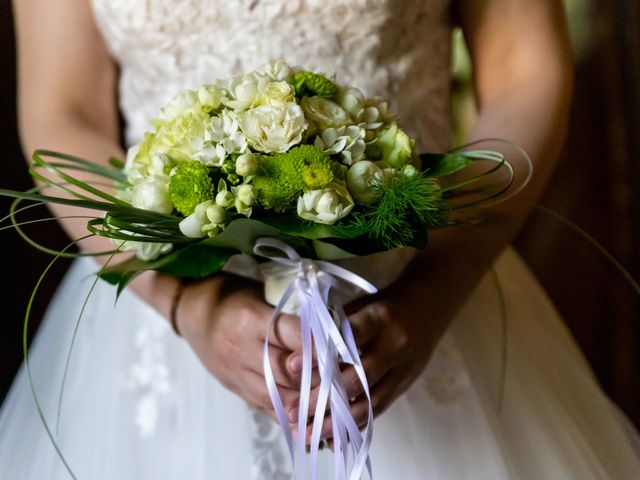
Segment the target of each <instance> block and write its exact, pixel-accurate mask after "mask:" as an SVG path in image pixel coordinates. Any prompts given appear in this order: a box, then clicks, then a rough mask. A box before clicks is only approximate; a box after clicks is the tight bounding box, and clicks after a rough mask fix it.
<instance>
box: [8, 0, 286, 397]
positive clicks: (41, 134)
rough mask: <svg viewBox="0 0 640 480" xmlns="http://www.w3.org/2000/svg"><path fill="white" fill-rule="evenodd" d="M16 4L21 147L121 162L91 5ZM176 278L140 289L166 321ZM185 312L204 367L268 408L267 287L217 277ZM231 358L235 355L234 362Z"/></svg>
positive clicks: (109, 72)
mask: <svg viewBox="0 0 640 480" xmlns="http://www.w3.org/2000/svg"><path fill="white" fill-rule="evenodd" d="M13 7H14V15H15V25H16V32H17V44H18V77H19V78H18V88H19V127H20V134H21V139H22V146H23V150H24V151H25V152H32V151H33V150H35V149H37V148H47V149H51V150H57V151H61V152H65V153H70V154H75V155H78V156H81V157H84V158H88V159H92V160H94V161H103V162H104V163H106V162H107V159H108V158H109V157H111V156H115V157H119V158H123V151H122V149H121V148H120V146H119V144H118V137H119V133H118V109H117V105H116V83H117V75H118V72H117V66H116V65H115V63H114V61H113V60H112V58H111V57H110V55H109V52H108V50H107V48H106V46H105V44H104V41H103V39H102V37H101V35H100V33H99V31H98V30H97V28H96V25H95V22H94V19H93V13H92V11H91V7H90V2H89V1H88V0H56V1H51V0H15V1H14V2H13ZM159 81H161V80H159ZM77 176H78V177H79V178H81V179H83V180H87V181H91V180H95V179H92V178H91V177H90V176H88V175H83V174H81V173H78V174H77ZM51 210H52V211H53V213H54V214H55V215H56V216H57V217H58V218H59V219H60V223H61V224H62V226H63V227H64V229H65V230H66V232H67V233H68V235H69V236H70V237H71V238H80V237H83V236H85V235H86V234H87V229H86V221H83V220H80V221H77V220H71V219H65V218H64V217H66V216H68V215H74V214H75V215H77V214H78V211H77V210H75V209H73V208H72V207H67V206H63V205H52V206H51ZM81 246H82V249H83V250H85V251H91V252H99V251H107V250H112V249H113V248H114V247H113V244H112V243H111V242H110V241H109V240H107V239H104V238H102V237H92V238H91V239H88V240H85V241H84V242H83V243H82V245H81ZM177 284H178V281H177V280H176V279H174V278H173V277H170V276H166V275H160V274H157V273H154V272H147V273H146V274H144V275H141V276H140V277H139V278H138V279H137V280H136V281H135V282H134V285H133V288H134V290H135V291H136V293H137V295H138V296H140V297H141V298H142V299H143V300H145V301H146V302H148V303H150V304H151V305H152V306H153V307H154V308H155V309H156V310H158V311H159V312H160V313H161V314H162V315H163V316H164V317H166V318H168V317H169V316H170V314H171V313H170V311H171V308H172V299H173V296H174V292H175V289H176V287H177ZM178 313H179V321H180V327H181V329H182V333H183V334H184V336H185V338H186V339H187V341H188V342H189V343H190V344H191V346H192V348H193V349H194V351H195V352H196V354H198V356H199V357H200V359H201V360H202V362H203V363H204V364H205V366H206V367H207V368H208V369H209V370H210V371H211V372H212V373H213V374H214V375H215V376H216V377H217V378H218V379H219V380H220V381H221V382H222V383H223V384H225V385H227V386H228V387H229V388H230V389H232V390H234V391H236V393H238V394H240V395H241V396H242V397H243V398H245V400H247V401H248V402H249V403H252V404H254V405H256V406H259V407H261V408H264V409H270V407H271V402H270V401H269V396H268V394H267V391H266V387H265V384H264V380H263V379H262V378H261V377H259V372H261V368H262V367H261V365H262V359H261V341H262V339H263V338H264V333H265V330H266V325H267V323H268V320H269V317H270V313H271V309H270V308H269V307H268V306H267V305H266V304H264V302H263V301H262V297H261V293H260V292H259V291H258V292H257V291H256V289H255V288H254V287H253V286H251V285H247V284H246V283H238V282H236V281H235V280H234V279H232V278H230V277H227V276H223V275H219V276H216V277H214V278H212V279H209V280H207V281H203V282H200V283H198V284H194V285H192V286H190V287H189V288H187V289H186V290H185V291H184V294H183V298H182V301H181V302H180V304H179V309H178ZM280 324H281V326H282V328H281V329H280V331H279V338H280V340H281V342H282V344H280V345H276V346H275V347H274V349H273V351H274V355H276V356H277V358H274V359H273V360H274V364H276V365H277V368H276V377H277V380H278V383H280V384H281V385H284V386H293V385H294V380H292V379H291V377H290V376H289V375H288V374H287V373H286V368H285V366H284V364H283V363H282V362H283V361H284V359H286V357H287V355H286V354H285V353H283V352H285V350H284V347H288V348H291V349H293V348H295V347H296V346H297V345H298V344H297V343H296V342H297V333H296V329H295V325H296V322H295V321H294V319H292V318H285V319H284V322H280ZM278 347H281V348H278ZM279 352H280V353H279ZM240 353H242V355H240ZM251 353H253V355H252V354H251ZM232 357H235V358H236V359H235V360H234V361H230V360H229V359H230V358H232ZM238 357H240V358H241V361H237V359H238ZM278 367H279V368H278Z"/></svg>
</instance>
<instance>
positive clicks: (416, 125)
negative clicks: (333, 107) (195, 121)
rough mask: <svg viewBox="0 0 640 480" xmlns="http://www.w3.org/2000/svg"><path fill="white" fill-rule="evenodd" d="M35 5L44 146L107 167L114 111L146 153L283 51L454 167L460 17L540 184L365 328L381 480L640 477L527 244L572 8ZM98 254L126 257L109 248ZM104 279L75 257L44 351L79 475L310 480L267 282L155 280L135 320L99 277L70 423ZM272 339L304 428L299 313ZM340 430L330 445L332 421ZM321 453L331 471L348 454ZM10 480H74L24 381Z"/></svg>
mask: <svg viewBox="0 0 640 480" xmlns="http://www.w3.org/2000/svg"><path fill="white" fill-rule="evenodd" d="M14 9H15V16H16V21H17V32H18V46H19V67H20V70H19V88H20V98H19V109H20V129H21V133H22V140H23V144H24V147H25V151H26V152H27V153H28V152H31V151H32V150H34V149H35V148H49V149H55V150H59V151H65V152H69V153H73V154H77V155H79V156H83V157H85V158H91V159H94V160H105V161H106V160H107V159H108V158H109V157H110V156H116V157H120V158H123V157H124V155H125V153H124V151H123V150H121V148H120V146H119V144H120V142H119V122H118V118H119V111H118V105H117V100H116V99H119V104H120V108H121V111H122V114H123V116H124V119H125V123H126V138H125V143H126V144H127V145H131V144H134V143H136V142H137V141H138V140H139V139H140V138H141V137H142V135H143V133H144V131H145V129H148V128H149V122H150V119H151V118H152V117H153V116H154V114H155V113H156V112H157V111H158V110H159V108H160V107H161V106H162V105H163V104H164V103H165V102H166V101H167V100H168V99H169V98H170V97H171V96H172V95H174V94H175V93H177V92H178V91H180V90H181V89H184V88H187V87H194V86H197V85H199V84H202V83H207V82H210V81H212V80H214V79H216V78H224V77H228V76H231V75H233V74H237V73H241V72H244V71H249V70H252V69H254V68H256V67H258V66H260V65H261V64H264V63H266V62H267V61H269V60H272V59H277V58H283V59H284V60H286V61H287V62H288V63H289V64H293V65H296V64H297V65H303V66H304V67H305V68H308V69H311V70H317V71H321V72H324V73H326V74H328V75H335V76H336V77H337V78H338V79H339V80H340V82H343V83H347V84H353V85H357V86H359V87H361V88H363V89H364V90H365V91H366V93H368V94H371V95H381V96H384V97H386V98H389V99H393V100H394V102H395V105H394V108H395V110H396V111H398V112H399V115H400V123H401V125H403V126H404V127H405V128H406V129H407V130H408V131H409V132H410V133H411V134H412V135H413V136H414V137H415V138H416V139H417V141H418V147H419V149H421V150H425V151H426V150H427V149H428V150H429V151H437V150H445V149H447V148H448V147H449V141H450V135H449V133H450V132H449V116H448V115H449V99H448V87H449V71H450V69H449V58H450V39H451V35H450V33H451V28H452V25H453V24H454V22H459V23H460V24H461V25H462V27H463V29H464V31H465V34H466V38H467V39H468V42H469V45H470V51H471V55H472V57H473V62H474V69H475V70H474V73H475V79H476V83H475V88H476V93H477V98H478V106H479V117H478V121H477V124H476V126H475V129H474V130H473V132H472V134H471V137H470V139H469V140H470V141H473V140H476V139H482V138H486V137H502V138H506V139H508V140H510V141H512V142H515V143H517V144H519V145H521V146H522V147H524V148H525V150H527V151H528V152H529V154H530V155H531V156H532V157H533V159H534V164H535V165H534V168H535V175H534V178H533V180H532V182H531V183H530V184H529V186H528V187H527V189H526V190H525V191H524V192H523V193H522V194H521V195H519V196H518V197H517V198H515V199H513V200H512V201H510V202H508V205H504V204H503V205H501V206H500V207H495V208H493V209H491V211H487V212H484V215H485V218H484V222H483V223H482V224H480V225H478V226H475V227H471V228H463V227H460V228H456V229H451V230H442V231H439V232H437V233H435V234H434V235H432V239H431V242H430V245H429V247H428V248H427V249H426V251H425V252H422V253H420V254H419V256H418V257H417V258H416V260H415V261H414V262H413V263H412V265H411V266H410V267H409V268H408V269H407V271H406V272H405V274H404V276H403V277H402V279H401V280H400V281H399V282H397V283H396V285H395V286H392V287H390V288H388V289H387V290H385V291H384V292H382V293H381V294H380V295H379V296H377V297H375V298H373V299H371V300H370V301H369V303H368V304H365V305H361V306H360V307H359V309H356V310H355V311H354V312H353V314H352V316H351V321H352V323H353V325H354V329H355V332H356V334H357V341H358V344H359V345H360V347H361V349H362V351H363V363H364V366H365V369H366V372H367V376H368V379H369V382H370V385H371V386H372V387H371V388H372V395H373V404H374V407H375V413H376V416H377V419H376V433H375V437H374V444H373V448H372V460H373V470H374V476H375V478H378V479H391V478H396V477H397V478H403V479H410V480H418V479H438V480H453V479H456V480H458V479H474V480H500V479H518V480H520V479H536V480H537V479H544V480H550V479H553V480H562V479H580V480H595V479H611V480H624V479H634V478H640V449H639V447H640V444H639V443H638V437H637V434H636V433H635V431H634V430H633V428H632V427H631V426H630V423H629V422H628V420H627V419H626V418H624V417H623V415H621V414H620V412H619V411H618V410H617V408H616V407H615V406H614V405H613V404H612V403H611V402H610V401H609V400H608V399H607V398H606V397H605V396H604V394H603V393H602V392H601V390H600V388H599V387H598V385H597V384H596V381H595V380H594V377H593V376H592V374H591V372H590V370H589V368H588V366H587V364H586V362H585V360H584V359H583V357H582V355H581V354H580V352H579V351H578V350H577V348H576V346H575V344H574V342H573V340H572V339H571V337H570V335H569V333H568V332H567V330H566V329H565V327H564V326H563V324H562V322H561V320H560V319H559V317H558V315H557V313H556V312H555V310H554V308H553V306H552V305H551V304H550V302H549V300H548V299H547V297H546V296H545V294H544V293H543V291H542V290H541V288H540V286H539V285H538V284H537V283H536V281H535V279H534V278H533V277H532V275H531V274H530V273H529V271H528V270H527V268H526V267H525V266H524V264H523V263H522V261H521V260H520V259H519V257H518V256H517V255H516V254H515V253H514V251H513V250H512V249H510V248H508V247H507V244H508V243H509V241H510V239H511V238H512V237H513V235H514V234H515V232H516V231H517V230H518V228H519V226H520V224H521V223H522V221H523V219H524V218H525V216H526V214H527V211H528V209H529V208H530V205H532V203H533V202H534V201H535V198H536V197H537V195H538V194H539V193H540V191H541V189H542V188H543V186H544V184H545V181H546V179H547V177H548V176H549V174H550V172H551V171H552V169H553V166H554V163H555V161H556V159H557V157H558V152H559V149H560V147H561V144H562V141H563V137H564V132H565V127H566V119H567V110H568V104H569V97H570V90H571V65H570V63H571V60H570V53H569V45H568V40H567V34H566V26H565V23H564V14H563V11H562V6H561V2H560V1H557V0H476V1H472V0H460V1H458V2H455V3H453V4H450V2H448V1H447V0H367V1H365V0H353V1H347V0H288V1H286V2H285V1H284V0H230V1H225V2H223V1H221V0H154V1H144V2H143V1H141V0H135V1H134V0H129V1H123V0H93V1H91V2H89V1H88V0H58V1H56V2H51V1H48V0H29V1H27V0H16V1H15V2H14ZM517 167H518V166H516V168H517ZM521 167H522V166H521ZM521 170H522V168H521ZM54 213H55V214H56V215H57V216H59V217H61V221H62V223H63V225H64V227H65V228H66V229H67V231H68V232H69V234H70V235H71V236H72V237H73V238H78V237H81V236H83V235H85V226H84V224H83V223H82V222H78V223H74V222H73V221H72V220H70V219H62V217H65V216H68V215H69V214H70V211H69V209H68V208H66V207H61V206H56V207H54ZM82 246H83V248H84V249H86V250H87V251H101V250H105V249H110V248H112V247H111V245H104V244H101V241H100V240H98V239H95V238H93V239H90V240H88V241H85V242H84V243H83V244H82ZM492 263H493V266H492V267H490V265H491V264H492ZM96 268H97V267H96V264H95V263H93V262H92V261H90V260H86V259H85V260H78V261H76V262H75V264H74V266H73V268H72V270H71V271H70V273H69V274H68V275H67V277H66V279H65V281H64V282H63V284H62V285H61V287H60V289H59V291H58V293H57V295H56V297H55V299H54V301H53V303H52V305H51V306H50V308H49V312H48V314H47V318H46V320H45V323H44V325H43V326H42V329H41V331H40V332H39V335H38V338H37V339H36V341H35V342H34V344H33V347H32V350H31V352H32V353H31V362H32V369H33V375H34V378H33V380H34V385H35V388H36V390H37V393H38V396H39V398H40V400H41V402H42V404H43V411H44V416H45V418H46V420H47V422H48V424H49V425H50V427H51V428H52V430H53V431H54V435H55V438H56V441H57V443H58V445H59V447H60V449H61V451H62V453H63V455H64V457H65V459H66V460H67V462H68V464H69V466H70V468H71V470H72V471H73V472H74V473H75V476H76V477H77V478H78V479H82V480H99V479H119V480H127V479H141V478H144V479H147V478H148V479H150V478H155V479H189V480H200V479H202V480H204V479H205V478H220V479H266V480H273V479H285V478H290V468H291V467H290V465H289V460H288V458H287V456H286V454H285V452H286V449H285V448H283V441H282V438H281V435H280V433H279V428H278V427H277V426H276V424H275V423H274V422H273V421H272V420H271V419H270V418H269V417H272V416H273V411H272V407H271V402H270V400H269V396H268V394H267V390H266V387H265V382H264V378H263V376H262V367H261V365H262V364H261V353H262V339H263V338H264V334H265V328H266V325H267V322H268V319H269V316H270V313H271V311H272V309H271V308H270V307H269V306H267V305H266V304H265V303H264V302H263V301H262V297H261V291H260V288H259V286H257V285H254V284H252V283H250V282H248V281H246V280H240V279H238V278H235V277H233V276H231V275H226V274H225V275H217V276H215V277H214V278H210V279H207V280H204V281H200V282H197V283H194V284H190V285H188V286H185V287H181V286H179V282H178V280H176V279H174V278H172V277H168V276H163V275H161V274H155V273H149V274H146V275H145V276H143V277H140V278H139V279H138V281H137V282H136V283H135V284H134V286H133V288H132V291H126V292H125V293H124V294H123V295H122V296H121V298H120V299H119V300H118V302H117V304H116V305H115V307H114V300H115V292H114V290H113V289H112V288H111V287H110V286H108V285H105V284H102V283H100V284H98V285H97V287H96V288H95V290H94V291H93V293H92V297H91V299H90V302H89V304H88V306H87V310H86V312H85V314H84V319H83V322H82V324H81V325H80V326H79V329H78V333H77V335H78V338H77V340H76V345H77V346H76V348H75V350H74V354H73V357H72V359H71V366H70V371H69V374H68V382H67V388H66V391H65V396H64V400H63V402H62V404H61V405H62V407H61V411H60V413H59V415H58V395H59V388H60V384H61V381H62V375H63V370H64V362H65V354H66V352H67V350H68V348H69V343H70V340H71V336H72V335H73V330H74V327H75V321H76V319H77V317H78V314H79V312H80V310H81V308H82V302H83V299H84V297H85V295H86V293H87V292H88V290H89V289H90V287H91V276H92V274H93V273H94V272H95V271H96ZM498 287H499V288H500V289H501V290H502V293H503V295H502V297H503V298H504V305H502V306H501V305H500V298H501V296H500V295H499V294H498V292H497V288H498ZM503 308H504V309H505V310H506V318H507V322H508V336H507V343H506V344H507V346H508V355H507V362H506V372H505V376H504V380H505V382H504V386H502V385H501V379H502V374H501V352H502V343H503V336H502V333H501V332H502V326H501V313H500V312H501V311H502V309H503ZM167 320H172V321H174V322H175V326H176V330H177V332H179V334H180V336H179V335H177V334H176V333H174V331H173V329H172V328H171V327H170V322H169V321H167ZM273 342H274V344H273V345H272V349H271V352H272V358H271V361H272V364H273V365H274V367H275V375H276V381H277V383H278V384H279V386H280V388H281V391H282V392H283V396H284V398H285V404H286V408H287V409H288V411H289V412H290V414H292V416H291V418H295V410H296V402H297V387H298V382H299V370H300V368H299V365H300V354H299V339H298V331H297V320H296V318H294V317H291V316H285V317H283V318H282V319H281V321H280V322H279V327H278V332H277V335H276V336H275V339H274V340H273ZM343 375H344V376H345V380H346V382H347V385H350V386H351V387H350V392H349V393H350V398H354V400H353V403H352V410H353V414H354V416H355V418H356V419H357V420H358V421H361V422H362V421H364V420H365V418H366V410H365V409H364V408H363V406H364V402H363V399H362V396H361V393H362V392H361V391H359V390H358V387H357V385H358V383H357V382H354V381H352V379H353V377H354V374H353V371H351V370H349V369H346V370H345V371H344V373H343ZM327 427H328V424H327ZM324 433H325V436H326V437H327V438H330V436H331V431H330V429H329V428H326V429H325V432H324ZM324 455H325V456H324V459H323V461H324V462H325V463H326V465H323V466H322V468H327V465H330V455H331V453H330V452H324ZM328 472H329V470H326V471H323V472H321V474H320V478H330V477H331V474H330V473H328ZM0 477H2V478H6V479H10V480H18V479H19V480H31V479H34V480H35V479H38V480H41V479H47V480H57V479H66V478H70V475H69V473H68V472H67V470H66V469H65V467H64V464H63V463H62V461H61V459H60V457H59V456H58V455H57V454H56V452H55V450H54V448H53V446H52V444H51V442H50V440H49V439H48V437H47V436H46V434H45V431H44V428H43V425H42V422H41V420H40V419H39V418H38V415H37V412H36V410H35V407H34V405H33V401H32V398H31V391H30V386H29V382H28V379H27V377H26V374H25V371H24V369H23V371H21V373H20V374H19V375H18V377H17V379H16V381H15V384H14V386H13V388H12V390H11V392H10V394H9V396H8V398H7V400H6V402H5V404H4V406H3V408H2V412H1V414H0Z"/></svg>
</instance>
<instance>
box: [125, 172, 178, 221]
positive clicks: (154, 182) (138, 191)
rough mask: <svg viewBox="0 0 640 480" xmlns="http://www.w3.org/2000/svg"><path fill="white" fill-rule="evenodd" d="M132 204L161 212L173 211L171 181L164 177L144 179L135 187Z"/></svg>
mask: <svg viewBox="0 0 640 480" xmlns="http://www.w3.org/2000/svg"><path fill="white" fill-rule="evenodd" d="M131 204H132V205H133V206H134V207H136V208H141V209H143V210H151V211H153V212H159V213H171V212H172V211H173V203H172V202H171V198H170V197H169V181H168V179H166V180H165V179H164V178H152V179H149V180H144V181H142V182H140V183H138V184H137V185H136V186H135V187H133V194H132V197H131Z"/></svg>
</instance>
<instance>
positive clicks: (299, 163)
mask: <svg viewBox="0 0 640 480" xmlns="http://www.w3.org/2000/svg"><path fill="white" fill-rule="evenodd" d="M283 156H286V157H287V158H286V161H288V162H290V163H292V164H293V165H295V167H296V169H297V170H298V171H299V172H300V173H301V175H302V181H303V182H304V189H305V190H318V189H320V188H324V187H325V186H327V185H328V184H329V183H330V182H331V181H332V180H333V169H332V168H331V163H332V162H331V159H330V158H329V155H328V154H327V153H325V152H324V151H323V150H322V149H320V148H318V147H314V146H313V145H300V146H299V147H296V148H293V149H291V150H290V151H289V152H287V153H285V154H284V155H283Z"/></svg>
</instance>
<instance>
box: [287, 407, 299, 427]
mask: <svg viewBox="0 0 640 480" xmlns="http://www.w3.org/2000/svg"><path fill="white" fill-rule="evenodd" d="M298 411H299V410H298V407H294V408H292V409H291V410H289V421H290V422H291V423H295V422H296V421H297V420H298Z"/></svg>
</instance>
